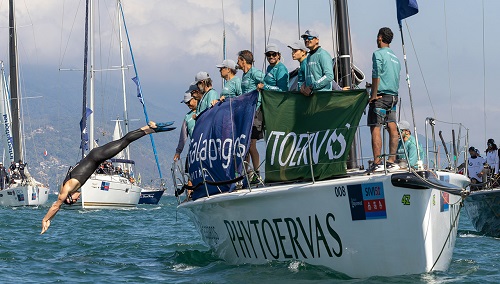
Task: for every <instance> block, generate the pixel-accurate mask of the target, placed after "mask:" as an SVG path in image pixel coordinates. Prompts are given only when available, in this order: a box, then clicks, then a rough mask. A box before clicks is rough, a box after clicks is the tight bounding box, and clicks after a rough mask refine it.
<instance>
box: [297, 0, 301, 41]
mask: <svg viewBox="0 0 500 284" xmlns="http://www.w3.org/2000/svg"><path fill="white" fill-rule="evenodd" d="M297 32H298V33H299V37H298V38H299V39H300V0H297Z"/></svg>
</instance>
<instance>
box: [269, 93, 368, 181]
mask: <svg viewBox="0 0 500 284" xmlns="http://www.w3.org/2000/svg"><path fill="white" fill-rule="evenodd" d="M262 100H263V102H262V110H263V115H264V124H265V129H266V132H265V139H266V166H265V169H266V171H265V172H266V175H265V179H266V182H277V181H290V180H303V179H311V177H312V176H311V168H312V171H313V173H314V178H315V180H323V179H328V178H332V177H335V176H338V175H343V174H345V173H346V160H347V156H348V154H349V151H350V146H351V143H352V141H353V139H354V136H355V133H356V129H357V127H358V125H359V121H360V119H361V115H362V114H363V110H364V109H365V107H366V105H367V104H368V95H367V94H366V91H365V90H364V89H359V90H352V91H331V92H317V93H314V95H313V96H311V97H306V96H303V95H302V94H300V93H298V92H286V93H283V92H273V91H264V92H263V94H262ZM308 142H309V143H308ZM311 164H312V167H311Z"/></svg>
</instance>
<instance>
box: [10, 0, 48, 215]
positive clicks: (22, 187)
mask: <svg viewBox="0 0 500 284" xmlns="http://www.w3.org/2000/svg"><path fill="white" fill-rule="evenodd" d="M17 59H18V58H17V33H16V22H15V7H14V1H13V0H10V1H9V60H10V64H9V65H10V89H7V83H6V80H5V74H4V69H3V63H2V74H1V76H0V77H1V79H0V89H1V99H2V108H3V112H2V113H1V115H2V122H3V123H2V126H3V128H4V133H5V137H4V145H5V147H6V149H4V150H5V151H6V153H8V158H7V159H6V161H4V163H5V162H9V163H8V164H9V165H10V164H11V162H16V163H19V166H18V167H15V169H14V171H13V172H16V171H19V174H17V172H16V175H14V174H13V175H12V176H11V182H10V183H9V184H8V185H4V189H3V190H2V191H0V205H3V206H26V205H28V206H38V205H40V204H44V203H45V202H47V199H48V192H49V190H48V188H46V187H44V186H42V184H41V183H39V182H37V181H36V180H35V178H34V177H32V176H31V175H30V174H29V171H28V166H27V163H26V151H25V149H24V143H23V130H22V121H21V120H22V115H21V108H20V102H21V92H20V91H19V73H18V72H19V71H18V64H17ZM9 90H10V96H9ZM9 109H10V112H9ZM9 128H10V129H9ZM10 130H12V136H10ZM22 168H24V169H22Z"/></svg>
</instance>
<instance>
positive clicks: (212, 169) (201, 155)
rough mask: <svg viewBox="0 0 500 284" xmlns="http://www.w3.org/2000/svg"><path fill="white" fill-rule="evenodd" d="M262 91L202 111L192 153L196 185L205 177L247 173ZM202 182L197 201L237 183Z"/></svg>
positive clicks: (216, 179)
mask: <svg viewBox="0 0 500 284" xmlns="http://www.w3.org/2000/svg"><path fill="white" fill-rule="evenodd" d="M258 94H259V93H258V92H257V91H253V92H251V93H247V94H243V95H241V96H238V97H235V98H227V99H226V100H225V101H224V102H222V103H219V104H216V105H215V106H214V107H212V108H210V109H207V110H206V111H204V112H203V113H201V114H198V118H197V120H196V125H195V127H194V130H193V134H192V136H191V141H190V144H189V153H188V163H189V175H190V176H191V180H192V182H193V185H198V184H199V183H201V182H203V181H204V180H207V181H214V182H224V181H228V180H233V179H235V178H236V177H239V176H242V175H243V172H242V170H243V161H244V160H245V156H246V154H247V152H248V149H249V147H250V140H251V138H250V133H251V132H252V124H253V118H254V115H255V109H256V104H257V97H258ZM206 186H207V189H206V188H205V185H202V186H200V187H198V188H197V189H195V190H194V192H193V194H192V195H191V197H192V198H193V200H195V199H197V198H200V197H203V196H207V190H208V192H209V194H217V193H219V192H227V191H230V190H231V189H232V186H234V184H220V185H218V186H216V185H210V184H208V183H207V184H206Z"/></svg>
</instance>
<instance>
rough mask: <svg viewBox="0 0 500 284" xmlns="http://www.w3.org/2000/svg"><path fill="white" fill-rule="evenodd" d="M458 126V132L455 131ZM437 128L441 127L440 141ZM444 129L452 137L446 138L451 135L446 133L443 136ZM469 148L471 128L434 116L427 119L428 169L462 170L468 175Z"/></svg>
mask: <svg viewBox="0 0 500 284" xmlns="http://www.w3.org/2000/svg"><path fill="white" fill-rule="evenodd" d="M450 128H451V129H450ZM456 128H458V133H456V132H455V129H456ZM437 129H439V131H438V136H439V138H440V140H439V142H438V141H437V139H436V131H437ZM443 129H444V130H445V131H447V132H448V131H449V132H448V133H449V134H451V138H448V139H446V138H445V137H450V136H448V135H446V134H444V135H445V136H443V133H444V132H443ZM450 130H451V131H450ZM450 132H451V133H450ZM468 148H469V129H468V128H466V127H465V126H464V125H463V124H461V123H452V122H446V121H440V120H437V119H435V118H432V117H427V118H426V119H425V150H426V156H427V164H426V166H427V168H428V169H433V170H445V171H450V172H461V173H463V174H464V175H466V176H467V166H466V165H467V160H468V155H467V153H468V151H467V149H468ZM441 160H445V161H444V162H442V161H441Z"/></svg>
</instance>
